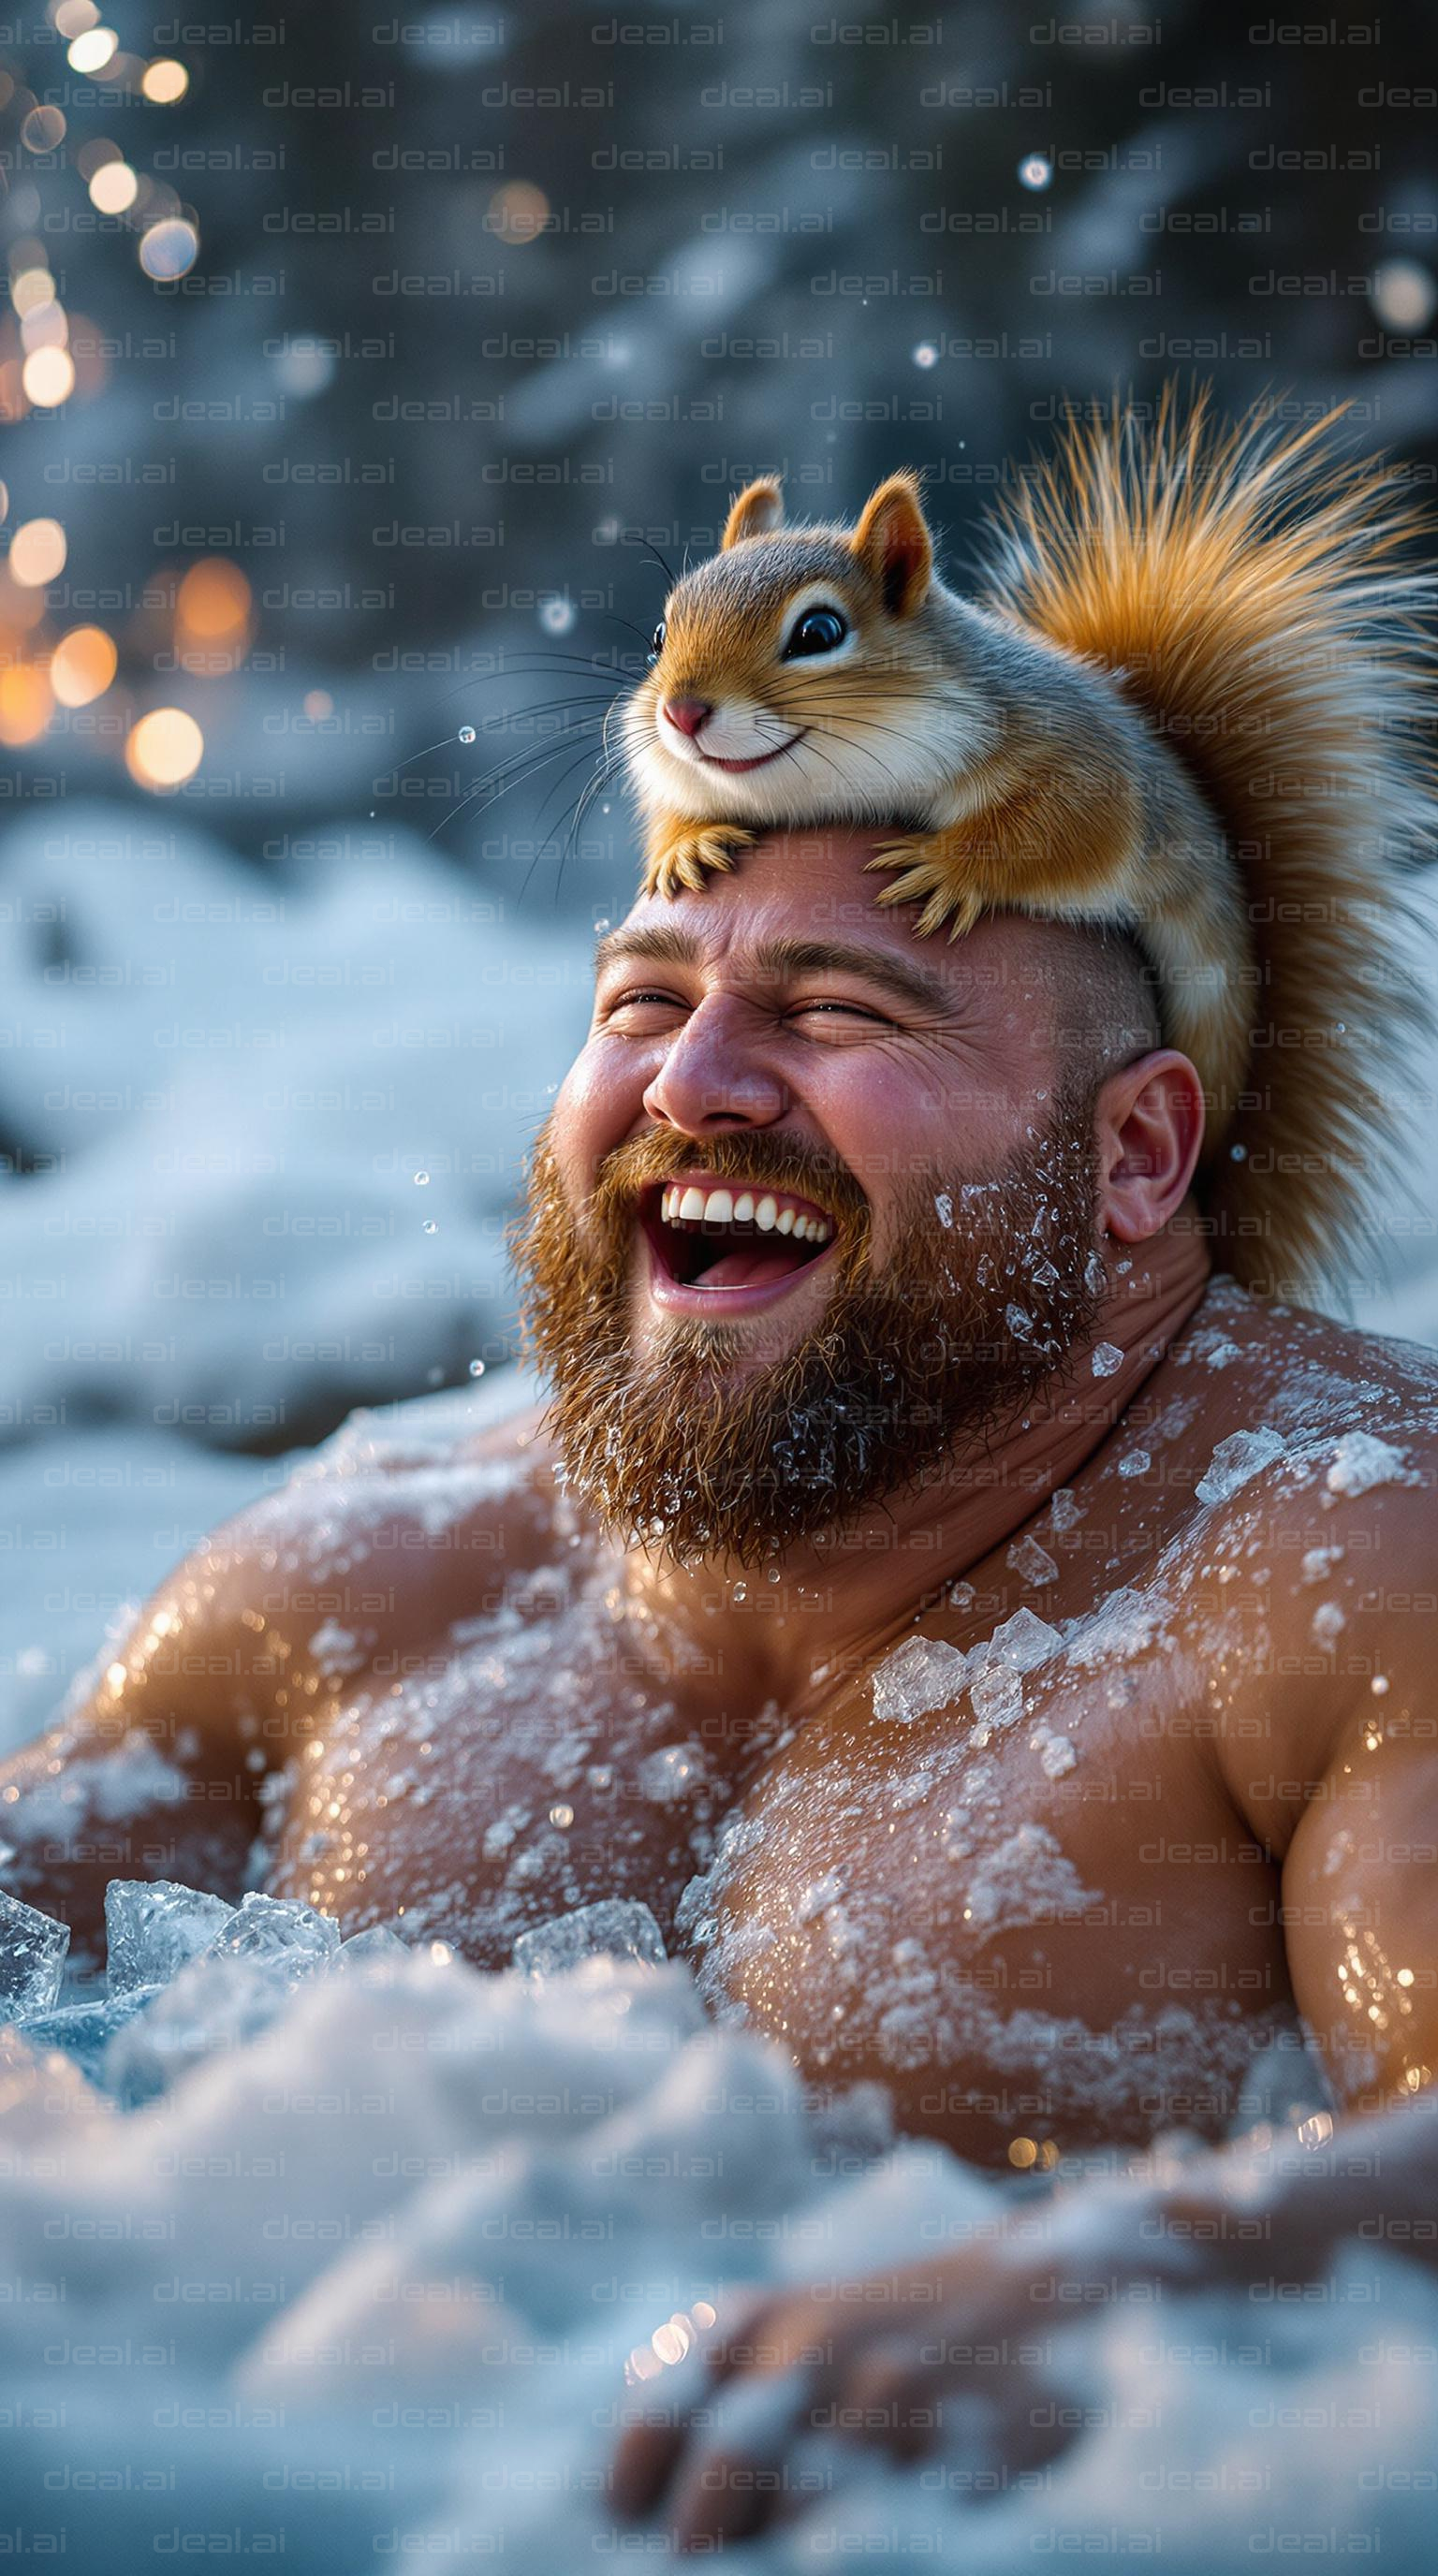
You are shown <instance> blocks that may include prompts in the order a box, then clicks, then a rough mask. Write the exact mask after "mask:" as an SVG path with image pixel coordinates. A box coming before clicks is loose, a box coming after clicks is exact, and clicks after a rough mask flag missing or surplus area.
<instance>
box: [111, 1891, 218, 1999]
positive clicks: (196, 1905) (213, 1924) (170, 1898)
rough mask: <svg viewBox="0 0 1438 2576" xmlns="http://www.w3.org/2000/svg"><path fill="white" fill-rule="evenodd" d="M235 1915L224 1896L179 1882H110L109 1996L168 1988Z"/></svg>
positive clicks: (206, 1948)
mask: <svg viewBox="0 0 1438 2576" xmlns="http://www.w3.org/2000/svg"><path fill="white" fill-rule="evenodd" d="M234 1910H235V1909H234V1907H233V1905H229V1904H227V1903H226V1901H225V1899H224V1897H223V1896H207V1895H206V1894H205V1893H204V1890H203V1889H202V1888H198V1887H182V1886H181V1885H180V1883H179V1881H178V1880H177V1879H173V1878H156V1879H144V1878H112V1879H111V1881H110V1884H109V1886H108V1887H107V1888H106V1890H105V1939H106V1944H107V1953H108V1964H109V1974H110V1992H111V1994H112V1995H119V1994H127V1993H128V1992H129V1990H130V1988H131V1987H132V1986H166V1985H168V1984H169V1982H170V1979H171V1977H173V1976H175V1975H177V1974H178V1972H179V1970H180V1969H181V1968H183V1966H184V1964H185V1961H186V1960H187V1959H196V1958H198V1957H199V1954H200V1952H201V1951H202V1950H208V1948H209V1946H210V1944H211V1942H212V1941H213V1940H214V1938H215V1935H216V1933H217V1932H218V1931H219V1930H220V1928H221V1926H222V1925H223V1924H225V1923H227V1922H228V1921H229V1918H230V1916H231V1915H232V1914H233V1913H234Z"/></svg>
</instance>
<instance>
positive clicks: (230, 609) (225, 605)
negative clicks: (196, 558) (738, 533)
mask: <svg viewBox="0 0 1438 2576" xmlns="http://www.w3.org/2000/svg"><path fill="white" fill-rule="evenodd" d="M251 605H252V593H251V590H250V585H249V583H248V581H247V580H246V579H245V576H244V574H243V573H242V572H241V570H240V567H239V565H238V564H233V563H227V562H226V560H225V558H224V556H223V555H205V556H203V557H202V559H201V560H200V562H199V563H197V564H192V565H191V566H190V569H189V571H188V572H187V573H186V575H185V577H184V580H183V581H182V582H181V584H180V587H179V589H178V591H177V592H176V594H175V650H176V653H177V655H178V658H179V661H180V665H181V667H182V669H184V670H186V671H198V672H202V673H203V672H207V671H208V672H215V671H232V670H234V669H235V668H236V667H237V665H238V663H239V662H240V661H241V660H242V659H243V657H244V655H245V653H246V652H247V651H248V649H249V642H250V611H251Z"/></svg>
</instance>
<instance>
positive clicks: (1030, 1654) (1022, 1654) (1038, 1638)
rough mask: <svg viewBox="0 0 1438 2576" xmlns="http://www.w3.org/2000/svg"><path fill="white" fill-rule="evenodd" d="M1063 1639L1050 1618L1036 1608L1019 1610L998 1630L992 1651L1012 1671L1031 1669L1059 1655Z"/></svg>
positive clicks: (992, 1655) (991, 1642)
mask: <svg viewBox="0 0 1438 2576" xmlns="http://www.w3.org/2000/svg"><path fill="white" fill-rule="evenodd" d="M1062 1643H1063V1639H1062V1638H1061V1636H1060V1635H1059V1632H1058V1630H1057V1628H1051V1627H1050V1626H1049V1623H1048V1621H1047V1619H1040V1618H1038V1617H1037V1616H1036V1615H1035V1613H1034V1612H1033V1611H1032V1610H1016V1611H1015V1612H1014V1615H1013V1617H1012V1619H1005V1620H1004V1621H1003V1622H1002V1623H1001V1625H1000V1626H999V1627H997V1628H996V1629H995V1630H994V1633H993V1635H992V1637H991V1638H990V1639H989V1643H988V1653H989V1656H990V1657H991V1658H993V1659H996V1660H997V1661H998V1662H999V1663H1001V1664H1007V1665H1008V1668H1009V1670H1010V1672H1013V1673H1031V1672H1032V1671H1033V1669H1034V1667H1035V1665H1036V1664H1046V1663H1047V1662H1048V1659H1049V1657H1050V1655H1056V1654H1057V1653H1058V1651H1059V1648H1060V1646H1061V1645H1062Z"/></svg>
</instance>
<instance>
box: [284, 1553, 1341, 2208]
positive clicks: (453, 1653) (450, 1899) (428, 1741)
mask: <svg viewBox="0 0 1438 2576" xmlns="http://www.w3.org/2000/svg"><path fill="white" fill-rule="evenodd" d="M1000 1606H1003V1605H1000ZM950 1624H951V1626H952V1624H953V1623H950ZM979 1625H980V1628H981V1629H983V1630H985V1631H986V1632H987V1633H986V1634H984V1635H983V1636H981V1637H980V1639H979V1642H978V1645H977V1647H975V1646H973V1645H965V1646H962V1647H961V1646H959V1645H956V1644H954V1643H953V1642H951V1641H950V1639H949V1638H946V1637H944V1636H941V1635H937V1634H921V1635H918V1636H916V1637H914V1638H912V1639H911V1640H909V1641H908V1642H907V1643H906V1644H905V1645H904V1646H903V1647H901V1648H900V1649H898V1650H897V1651H896V1652H894V1653H893V1654H891V1655H889V1656H887V1657H885V1658H883V1659H882V1660H881V1661H879V1662H878V1664H877V1665H876V1666H875V1668H874V1669H873V1670H871V1671H868V1672H866V1673H864V1674H863V1675H861V1676H860V1677H859V1678H858V1679H857V1680H855V1681H853V1682H851V1683H849V1684H847V1685H846V1686H845V1688H844V1690H843V1691H842V1692H840V1693H839V1694H838V1695H837V1696H836V1697H835V1698H834V1699H833V1700H832V1702H831V1703H830V1704H829V1705H828V1706H826V1707H824V1708H823V1709H821V1710H820V1711H819V1712H818V1713H817V1714H814V1715H811V1716H809V1717H807V1718H806V1719H805V1722H804V1724H803V1725H802V1726H799V1727H795V1726H793V1725H792V1724H791V1723H789V1722H788V1721H787V1720H786V1715H785V1712H784V1711H783V1710H782V1709H780V1708H779V1707H778V1706H777V1705H775V1704H770V1705H768V1706H766V1707H763V1708H760V1709H751V1710H742V1709H737V1708H735V1707H732V1706H726V1705H725V1703H724V1701H723V1699H722V1696H716V1692H715V1689H714V1686H713V1683H712V1680H711V1679H710V1678H709V1677H707V1676H705V1675H703V1674H702V1673H698V1674H696V1673H695V1672H693V1671H686V1670H684V1669H681V1668H679V1667H677V1666H676V1667H675V1668H672V1669H665V1668H664V1665H663V1662H662V1659H660V1662H659V1667H658V1669H657V1670H656V1658H655V1652H654V1647H653V1641H652V1640H651V1639H645V1638H642V1637H639V1636H637V1635H636V1634H635V1631H634V1628H633V1626H632V1623H631V1622H629V1621H628V1620H626V1619H625V1618H623V1617H617V1616H615V1615H614V1613H613V1606H612V1603H609V1602H607V1601H606V1599H605V1596H604V1594H603V1591H602V1588H601V1587H599V1586H597V1585H594V1584H589V1585H586V1584H585V1583H584V1582H583V1581H573V1580H571V1579H570V1578H561V1577H559V1576H558V1575H554V1576H552V1577H551V1576H549V1575H541V1576H539V1577H536V1578H535V1579H534V1580H533V1581H531V1582H528V1583H527V1584H526V1585H524V1586H523V1587H520V1588H519V1589H518V1590H517V1591H516V1593H515V1595H514V1596H513V1597H512V1598H511V1599H510V1600H509V1601H508V1602H507V1603H506V1605H505V1607H504V1609H503V1610H502V1611H501V1612H500V1614H499V1615H498V1616H489V1617H486V1618H485V1619H484V1620H483V1621H482V1622H481V1621H475V1622H473V1623H471V1626H472V1633H471V1628H470V1627H467V1625H466V1623H465V1622H463V1621H460V1622H458V1623H456V1624H455V1625H454V1626H453V1627H451V1628H450V1629H449V1630H448V1631H447V1632H446V1633H445V1635H444V1636H443V1637H442V1638H440V1639H438V1640H436V1641H435V1642H434V1643H433V1644H432V1645H431V1646H429V1647H428V1648H426V1649H424V1650H419V1651H414V1652H411V1653H408V1654H395V1653H391V1654H389V1655H386V1654H383V1653H381V1654H378V1655H376V1654H374V1653H373V1652H372V1651H371V1650H370V1647H369V1645H368V1642H367V1641H364V1640H361V1639H359V1638H356V1637H347V1636H346V1635H345V1634H344V1633H343V1632H339V1633H337V1634H336V1635H335V1636H333V1637H326V1635H325V1634H324V1632H323V1631H321V1632H320V1636H319V1640H318V1644H317V1646H316V1660H317V1662H318V1663H319V1664H320V1665H321V1666H325V1665H326V1659H328V1661H327V1671H328V1679H327V1685H326V1686H327V1689H328V1691H329V1694H330V1699H329V1706H328V1710H327V1712H326V1713H325V1715H324V1716H323V1717H322V1720H321V1722H320V1723H319V1724H318V1725H317V1727H316V1730H315V1733H314V1735H313V1737H312V1739H311V1740H310V1742H309V1743H308V1744H307V1745H306V1746H305V1747H304V1748H303V1749H302V1751H301V1753H300V1755H299V1757H298V1759H297V1760H296V1762H295V1763H294V1765H293V1766H292V1769H291V1773H290V1775H289V1781H288V1795H287V1804H286V1809H285V1813H284V1816H283V1821H282V1826H281V1830H280V1834H279V1839H278V1847H277V1851H276V1856H275V1862H274V1867H273V1871H272V1874H271V1877H270V1881H269V1884H270V1885H271V1887H272V1888H273V1889H274V1890H275V1892H278V1893H286V1894H293V1895H298V1896H303V1897H305V1898H306V1899H308V1901H309V1902H311V1903H313V1904H317V1905H319V1906H321V1907H323V1908H324V1909H325V1910H326V1911H329V1912H332V1913H335V1914H337V1915H338V1916H339V1917H340V1918H341V1920H342V1921H344V1922H345V1924H346V1926H347V1928H350V1929H359V1928H361V1927H362V1926H363V1925H365V1924H368V1923H371V1922H379V1921H390V1920H393V1921H394V1922H396V1923H397V1925H398V1926H399V1928H400V1929H402V1930H404V1931H405V1932H407V1933H408V1935H409V1936H410V1937H411V1938H415V1939H423V1938H436V1939H443V1940H446V1941H447V1942H449V1943H450V1944H451V1945H452V1946H454V1947H456V1948H457V1949H459V1950H460V1951H461V1952H462V1953H463V1954H464V1955H465V1956H467V1957H469V1958H471V1959H473V1960H474V1961H475V1962H476V1964H479V1965H482V1966H486V1967H495V1968H497V1967H502V1966H504V1965H506V1964H507V1962H508V1960H509V1958H510V1956H511V1954H512V1951H513V1946H514V1942H515V1940H516V1939H517V1938H518V1936H519V1935H520V1934H521V1933H522V1932H524V1931H526V1930H528V1929H530V1928H531V1927H532V1926H533V1925H535V1924H537V1923H540V1922H543V1921H545V1920H546V1919H548V1918H549V1917H550V1916H552V1915H554V1914H557V1913H562V1912H567V1911H569V1910H571V1909H572V1908H574V1907H576V1906H580V1905H586V1904H591V1903H595V1902H598V1901H599V1900H600V1899H602V1898H605V1897H613V1896H620V1897H631V1898H637V1899H639V1900H640V1901H641V1902H643V1903H644V1904H646V1905H648V1906H649V1907H650V1909H651V1911H652V1912H653V1913H654V1914H655V1915H656V1917H657V1918H658V1920H659V1923H660V1926H661V1928H662V1930H663V1932H664V1934H665V1937H666V1940H667V1942H668V1943H669V1946H670V1947H671V1950H674V1951H677V1952H678V1953H680V1954H682V1955H685V1956H687V1957H688V1958H689V1959H690V1960H691V1962H692V1963H693V1965H694V1967H695V1969H696V1973H697V1974H698V1976H699V1978H700V1982H701V1985H702V1987H703V1989H704V1992H705V1995H706V1999H707V2000H708V2002H709V2004H710V2007H711V2009H712V2010H713V2011H714V2012H715V2013H716V2015H719V2016H721V2017H723V2016H725V2015H731V2014H733V2015H740V2016H743V2017H746V2018H748V2019H751V2020H752V2021H754V2022H756V2023H758V2024H759V2025H760V2026H761V2027H762V2028H764V2029H766V2030H768V2031H770V2032H771V2033H772V2034H773V2035H774V2036H775V2037H776V2038H779V2039H781V2040H782V2041H783V2042H784V2043H785V2044H786V2045H787V2046H788V2047H789V2048H790V2049H791V2050H792V2052H793V2053H794V2054H795V2056H796V2057H797V2058H798V2059H799V2061H800V2063H801V2064H802V2065H803V2066H804V2067H805V2069H806V2071H807V2072H809V2073H810V2074H811V2075H812V2077H813V2078H814V2080H815V2081H816V2082H818V2083H821V2084H833V2085H839V2086H842V2085H845V2084H848V2083H852V2082H855V2081H860V2080H871V2081H878V2082H880V2083H882V2084H884V2085H885V2086H886V2087H887V2088H888V2089H889V2091H890V2092H891V2093H892V2094H893V2096H894V2098H895V2101H896V2105H897V2107H898V2110H899V2113H900V2116H901V2119H902V2121H903V2123H904V2125H906V2126H908V2127H910V2128H912V2129H916V2130H919V2131H924V2132H929V2133H933V2134H938V2135H941V2136H944V2137H946V2138H947V2139H948V2140H949V2142H950V2143H952V2144H954V2145H955V2146H957V2147H959V2148H960V2149H961V2151H962V2152H965V2153H967V2154H971V2155H975V2156H979V2157H992V2156H993V2155H995V2153H1002V2152H1005V2151H1007V2149H1008V2147H1009V2145H1010V2143H1011V2142H1012V2141H1013V2140H1015V2139H1020V2140H1027V2141H1029V2142H1030V2143H1031V2144H1032V2145H1033V2146H1034V2150H1035V2155H1036V2156H1037V2155H1040V2154H1045V2153H1047V2152H1049V2150H1050V2148H1051V2147H1052V2146H1054V2145H1055V2144H1056V2145H1057V2146H1058V2147H1066V2146H1069V2145H1074V2144H1078V2143H1082V2142H1084V2141H1085V2140H1098V2139H1100V2138H1107V2139H1112V2138H1114V2137H1124V2136H1131V2137H1133V2136H1145V2137H1146V2136H1149V2135H1152V2134H1153V2133H1154V2131H1155V2130H1156V2129H1158V2128H1161V2127H1165V2126H1173V2125H1175V2124H1179V2125H1185V2126H1190V2127H1197V2128H1199V2129H1201V2130H1205V2131H1208V2132H1217V2131H1220V2130H1221V2129H1222V2128H1223V2127H1224V2126H1225V2125H1226V2124H1227V2121H1228V2118H1229V2117H1230V2115H1231V2108H1232V2099H1233V2095H1234V2091H1235V2087H1236V2084H1237V2081H1238V2078H1239V2075H1240V2073H1241V2071H1242V2068H1243V2067H1244V2066H1245V2065H1246V2064H1247V2063H1248V2061H1249V2059H1250V2058H1251V2057H1252V2055H1253V2053H1254V2049H1255V2047H1256V2046H1257V2045H1258V2044H1259V2042H1260V2040H1261V2038H1262V2037H1263V2036H1264V2035H1266V2032H1267V2031H1268V2029H1269V2028H1270V2027H1274V2026H1276V2025H1277V2024H1278V2023H1280V2022H1282V2021H1284V2020H1286V2019H1289V2018H1291V2006H1290V2003H1289V1997H1288V1989H1287V1980H1286V1975H1285V1971H1284V1965H1283V1944H1282V1939H1281V1934H1280V1932H1279V1930H1278V1928H1277V1927H1278V1923H1279V1919H1280V1918H1279V1913H1278V1908H1277V1905H1276V1902H1275V1899H1276V1892H1277V1891H1276V1881H1275V1874H1274V1872H1273V1870H1272V1868H1271V1866H1270V1864H1269V1862H1268V1860H1267V1858H1266V1856H1265V1854H1264V1853H1263V1852H1262V1851H1261V1849H1260V1848H1259V1847H1258V1846H1257V1845H1256V1844H1255V1843H1254V1842H1253V1841H1252V1839H1251V1838H1250V1837H1249V1836H1247V1835H1246V1834H1245V1832H1244V1831H1243V1829H1242V1827H1241V1826H1240V1825H1238V1824H1237V1823H1236V1821H1235V1819H1234V1817H1233V1814H1232V1811H1231V1809H1230V1808H1229V1807H1228V1806H1227V1805H1226V1804H1225V1802H1224V1801H1223V1799H1222V1798H1221V1797H1220V1796H1219V1795H1217V1794H1216V1792H1215V1789H1214V1785H1213V1777H1214V1775H1213V1767H1212V1765H1211V1763H1209V1762H1207V1761H1206V1760H1205V1759H1204V1756H1203V1734H1204V1731H1203V1727H1202V1724H1201V1723H1195V1712H1200V1711H1201V1710H1202V1707H1203V1703H1204V1676H1203V1674H1202V1672H1201V1671H1200V1670H1199V1669H1198V1668H1197V1667H1196V1664H1195V1659H1194V1657H1193V1655H1192V1653H1191V1651H1190V1649H1189V1647H1188V1645H1187V1643H1186V1642H1185V1639H1184V1637H1183V1634H1182V1632H1181V1631H1180V1630H1178V1629H1176V1628H1175V1626H1174V1624H1173V1623H1172V1622H1171V1621H1170V1620H1169V1619H1167V1618H1166V1616H1165V1614H1164V1610H1163V1605H1162V1603H1161V1602H1160V1601H1159V1600H1158V1599H1157V1598H1156V1597H1155V1596H1146V1595H1145V1594H1144V1593H1143V1592H1142V1591H1140V1590H1137V1589H1129V1588H1120V1590H1119V1591H1118V1592H1116V1593H1114V1594H1110V1595H1106V1596H1102V1597H1101V1598H1100V1599H1099V1601H1098V1603H1097V1605H1096V1606H1095V1608H1094V1609H1093V1610H1092V1611H1091V1612H1090V1613H1089V1615H1088V1616H1087V1617H1085V1618H1082V1619H1078V1620H1075V1619H1073V1618H1065V1617H1063V1616H1062V1614H1061V1613H1060V1614H1058V1615H1056V1616H1048V1615H1040V1614H1039V1613H1038V1612H1037V1611H1034V1610H1031V1609H1025V1608H1023V1607H1022V1606H1021V1607H1020V1608H1019V1610H1018V1611H1017V1612H1015V1611H1012V1610H1010V1612H1009V1615H1008V1616H1007V1617H1006V1618H1004V1619H1000V1620H998V1621H996V1622H995V1621H992V1620H980V1622H979ZM959 1633H962V1630H961V1629H960V1631H959ZM395 1665H400V1666H403V1667H404V1669H391V1667H392V1666H395ZM346 1668H347V1669H346ZM1020 2152H1021V2153H1024V2152H1026V2150H1025V2149H1021V2150H1020Z"/></svg>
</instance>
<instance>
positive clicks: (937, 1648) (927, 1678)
mask: <svg viewBox="0 0 1438 2576" xmlns="http://www.w3.org/2000/svg"><path fill="white" fill-rule="evenodd" d="M968 1676H969V1659H968V1656H967V1655H964V1654H961V1653H960V1651H959V1649H958V1647H957V1646H951V1645H950V1644H949V1643H948V1641H947V1639H945V1638H943V1637H906V1638H905V1639H904V1642H903V1644H902V1645H901V1646H896V1647H895V1648H894V1651H893V1653H892V1654H891V1655H886V1656H885V1657H884V1660H883V1662H882V1663H881V1664H880V1665H879V1667H878V1669H877V1671H876V1672H875V1673H874V1676H873V1680H872V1684H871V1688H872V1690H873V1695H874V1715H875V1717H877V1718H881V1719H884V1720H887V1721H891V1722H897V1723H900V1724H905V1725H906V1724H908V1723H910V1722H911V1721H912V1720H913V1719H914V1718H916V1717H926V1716H927V1715H928V1713H929V1711H930V1710H931V1709H936V1708H948V1707H950V1706H951V1705H952V1703H953V1702H954V1701H955V1700H956V1699H957V1698H958V1696H959V1693H960V1691H961V1690H962V1689H963V1687H964V1684H965V1682H966V1681H967V1680H968Z"/></svg>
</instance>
